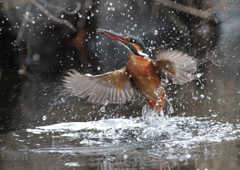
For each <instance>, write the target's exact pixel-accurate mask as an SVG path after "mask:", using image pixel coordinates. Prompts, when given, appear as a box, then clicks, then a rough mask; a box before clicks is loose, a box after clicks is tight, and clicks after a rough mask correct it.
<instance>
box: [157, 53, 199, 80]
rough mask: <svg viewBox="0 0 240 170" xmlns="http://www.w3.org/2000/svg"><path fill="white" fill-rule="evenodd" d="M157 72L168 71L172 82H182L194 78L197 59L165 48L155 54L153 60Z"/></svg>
mask: <svg viewBox="0 0 240 170" xmlns="http://www.w3.org/2000/svg"><path fill="white" fill-rule="evenodd" d="M153 64H154V66H155V70H156V72H158V73H162V72H164V73H168V74H169V76H170V78H171V79H172V81H173V82H174V83H177V84H183V83H186V82H189V81H191V80H192V79H193V78H194V73H195V72H196V71H197V60H196V59H195V58H193V57H191V56H189V55H187V54H184V53H183V52H181V51H178V50H173V51H171V50H165V51H161V52H160V53H158V54H157V57H156V60H155V61H153Z"/></svg>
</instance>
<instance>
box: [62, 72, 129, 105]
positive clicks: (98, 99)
mask: <svg viewBox="0 0 240 170" xmlns="http://www.w3.org/2000/svg"><path fill="white" fill-rule="evenodd" d="M67 75H68V76H65V77H64V79H63V81H64V86H65V87H66V88H67V89H68V90H69V91H70V92H71V93H73V94H75V95H76V96H79V97H81V98H85V97H89V98H88V100H87V101H88V102H92V103H100V104H104V103H106V102H108V103H125V102H127V101H129V100H131V98H132V96H133V87H132V86H131V84H130V81H129V76H128V74H127V72H126V68H125V67H124V68H122V69H120V70H116V71H113V72H108V73H105V74H101V75H97V76H93V75H90V74H86V75H82V74H80V73H79V72H78V71H76V70H72V72H68V73H67Z"/></svg>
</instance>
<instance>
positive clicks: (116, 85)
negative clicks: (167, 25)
mask: <svg viewBox="0 0 240 170" xmlns="http://www.w3.org/2000/svg"><path fill="white" fill-rule="evenodd" d="M97 32H98V33H101V34H103V35H105V36H107V37H109V38H112V39H114V40H116V41H118V42H120V43H121V44H123V45H124V47H126V48H127V50H128V51H129V61H128V63H127V65H126V66H125V67H123V68H121V69H119V70H115V71H111V72H107V73H104V74H100V75H91V74H85V75H83V74H80V73H79V72H78V71H76V70H75V69H73V70H72V72H68V73H67V74H68V76H65V77H64V79H63V81H64V86H65V87H66V88H67V89H68V90H69V91H70V92H71V93H73V94H75V95H76V96H78V97H80V98H86V97H88V100H87V101H88V102H92V103H98V104H105V103H115V104H123V103H126V102H128V101H131V99H132V97H133V95H134V94H135V93H136V92H140V93H142V95H143V96H144V97H145V99H146V101H147V103H148V105H149V106H150V108H151V109H156V110H157V112H158V114H161V113H165V114H167V113H168V112H170V109H169V108H170V107H169V106H170V103H169V101H168V99H167V97H166V95H165V92H164V88H165V86H166V84H167V82H168V78H167V77H169V78H170V79H171V80H172V82H173V83H175V84H179V85H182V84H183V83H187V82H189V81H191V80H193V78H194V73H195V72H196V71H197V61H196V59H195V58H193V57H191V56H189V55H187V54H184V53H183V52H181V51H179V50H162V51H160V52H158V53H157V54H156V56H155V59H151V58H150V57H149V55H148V53H147V50H146V47H145V45H144V43H143V41H142V40H141V39H140V38H138V37H135V36H132V35H128V34H120V33H115V32H113V31H108V30H104V29H98V30H97ZM163 75H165V76H163Z"/></svg>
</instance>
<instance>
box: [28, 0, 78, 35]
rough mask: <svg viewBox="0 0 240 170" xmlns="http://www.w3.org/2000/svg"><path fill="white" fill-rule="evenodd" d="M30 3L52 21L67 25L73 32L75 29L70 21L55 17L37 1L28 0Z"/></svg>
mask: <svg viewBox="0 0 240 170" xmlns="http://www.w3.org/2000/svg"><path fill="white" fill-rule="evenodd" d="M30 1H31V3H32V4H34V5H35V6H36V7H38V9H39V10H40V11H42V12H43V13H44V14H45V15H46V16H48V17H49V18H50V19H51V20H53V21H54V22H57V23H60V24H64V25H66V26H67V27H69V28H70V29H71V30H72V31H73V32H76V31H77V28H75V27H74V26H73V25H72V24H71V23H70V22H68V21H67V20H63V19H60V18H57V17H55V16H54V15H53V14H51V13H50V12H49V11H48V10H47V9H46V8H44V7H43V6H42V5H41V4H40V3H38V2H37V1H36V0H30Z"/></svg>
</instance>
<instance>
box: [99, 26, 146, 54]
mask: <svg viewBox="0 0 240 170" xmlns="http://www.w3.org/2000/svg"><path fill="white" fill-rule="evenodd" d="M97 32H99V33H101V34H103V35H106V36H108V37H110V38H112V39H114V40H117V41H119V42H120V43H122V44H123V45H124V46H125V47H126V48H127V49H128V50H129V51H130V52H131V53H133V54H135V55H138V56H142V57H148V55H147V50H146V48H145V46H144V44H143V42H142V40H141V39H139V38H137V37H134V36H132V35H123V34H119V33H115V32H111V31H108V30H104V29H98V30H97Z"/></svg>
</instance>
